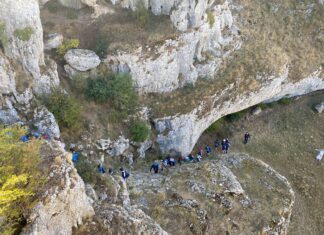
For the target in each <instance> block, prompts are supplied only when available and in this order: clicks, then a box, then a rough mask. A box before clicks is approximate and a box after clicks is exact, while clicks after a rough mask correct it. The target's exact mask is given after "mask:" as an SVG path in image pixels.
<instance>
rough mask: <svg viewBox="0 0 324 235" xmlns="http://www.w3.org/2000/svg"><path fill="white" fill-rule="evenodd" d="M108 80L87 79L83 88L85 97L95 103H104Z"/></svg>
mask: <svg viewBox="0 0 324 235" xmlns="http://www.w3.org/2000/svg"><path fill="white" fill-rule="evenodd" d="M108 86H109V84H108V80H107V79H105V78H95V79H89V80H88V84H87V87H86V89H85V94H86V97H87V98H88V99H90V100H94V101H95V102H97V103H104V102H106V101H108V99H109V89H108Z"/></svg>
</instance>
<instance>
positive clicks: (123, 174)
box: [70, 144, 129, 181]
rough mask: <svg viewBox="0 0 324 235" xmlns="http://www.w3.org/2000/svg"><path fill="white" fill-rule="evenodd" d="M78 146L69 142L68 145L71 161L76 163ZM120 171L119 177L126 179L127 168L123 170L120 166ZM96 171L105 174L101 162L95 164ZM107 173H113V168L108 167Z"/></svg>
mask: <svg viewBox="0 0 324 235" xmlns="http://www.w3.org/2000/svg"><path fill="white" fill-rule="evenodd" d="M77 150H78V148H77V146H76V145H75V144H71V145H70V151H71V153H72V162H73V163H74V164H77V163H78V160H79V152H78V151H77ZM119 170H120V173H121V177H122V178H123V179H124V180H125V181H127V178H128V177H129V172H128V171H127V170H125V169H124V168H120V169H119ZM97 171H98V173H100V174H105V173H106V169H105V167H104V166H103V164H102V163H99V164H98V166H97ZM108 173H109V175H113V173H114V172H113V169H112V168H109V169H108Z"/></svg>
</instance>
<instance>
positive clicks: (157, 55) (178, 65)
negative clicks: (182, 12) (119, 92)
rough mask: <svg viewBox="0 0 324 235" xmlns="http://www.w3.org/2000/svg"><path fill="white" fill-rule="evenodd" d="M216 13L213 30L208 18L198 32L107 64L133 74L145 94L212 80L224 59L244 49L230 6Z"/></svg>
mask: <svg viewBox="0 0 324 235" xmlns="http://www.w3.org/2000/svg"><path fill="white" fill-rule="evenodd" d="M212 14H214V16H215V23H214V24H213V26H212V27H211V26H210V25H209V23H208V22H207V19H205V20H204V21H203V24H201V25H200V27H199V28H198V29H196V30H193V31H190V32H187V33H183V34H181V35H180V36H179V37H178V38H177V39H175V40H172V39H170V40H167V41H166V42H165V43H164V44H163V45H162V46H159V47H158V46H156V47H154V48H139V49H138V50H137V51H135V52H133V53H130V54H128V53H120V54H119V55H117V56H108V57H107V59H106V60H105V63H106V65H107V66H108V67H109V68H110V69H112V70H113V71H115V72H130V73H131V75H132V77H133V79H134V80H135V83H136V87H137V89H138V91H139V92H141V93H152V92H153V93H163V92H171V91H173V90H175V89H177V88H179V87H183V86H184V85H186V84H194V83H195V82H196V80H197V79H198V77H205V78H212V77H213V76H214V74H215V73H216V71H217V70H218V68H219V66H220V63H221V62H222V59H224V58H225V57H226V56H228V55H229V53H231V52H232V51H234V50H236V49H238V48H239V47H240V42H239V40H238V39H239V37H238V34H237V29H236V27H235V26H234V25H233V19H232V14H231V11H230V9H229V6H228V5H227V3H225V4H224V5H217V6H215V7H214V8H213V13H212ZM225 28H229V32H230V33H229V34H228V35H226V36H225V35H223V33H222V30H223V29H225ZM225 46H226V47H227V49H226V50H225V49H224V48H225ZM206 54H209V55H210V57H212V58H213V59H210V58H209V57H207V56H206ZM147 55H150V56H147Z"/></svg>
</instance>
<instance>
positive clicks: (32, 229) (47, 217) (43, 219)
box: [21, 141, 94, 235]
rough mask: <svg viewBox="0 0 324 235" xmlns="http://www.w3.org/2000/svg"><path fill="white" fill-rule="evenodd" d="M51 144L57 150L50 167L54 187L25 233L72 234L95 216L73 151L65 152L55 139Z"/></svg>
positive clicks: (45, 196) (39, 206)
mask: <svg viewBox="0 0 324 235" xmlns="http://www.w3.org/2000/svg"><path fill="white" fill-rule="evenodd" d="M50 145H51V146H50V150H51V151H52V153H55V157H54V159H53V162H52V166H51V167H50V169H51V173H52V174H51V175H50V179H49V183H48V185H50V188H49V189H48V190H47V191H46V193H45V195H44V200H42V201H41V202H39V203H38V204H37V205H36V207H35V208H34V210H33V212H32V214H31V216H30V218H29V219H28V221H27V226H26V227H25V228H24V230H23V232H22V233H21V234H23V235H27V234H30V235H31V234H33V235H36V234H48V235H56V234H72V227H77V226H78V225H80V224H81V223H82V220H83V219H85V218H87V217H91V216H92V215H94V210H93V208H92V206H91V204H90V202H91V200H90V199H89V198H88V197H87V195H86V193H85V191H86V189H85V185H84V182H83V181H82V179H81V178H80V176H79V175H78V174H77V172H76V169H75V168H74V166H73V164H72V162H71V160H70V159H71V156H70V154H68V153H66V152H65V151H64V149H63V148H62V146H61V143H60V142H56V141H52V142H51V143H50ZM48 157H50V156H48ZM58 179H59V181H57V180H58ZM58 182H59V184H58Z"/></svg>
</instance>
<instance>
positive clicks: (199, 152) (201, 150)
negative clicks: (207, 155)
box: [198, 148, 203, 157]
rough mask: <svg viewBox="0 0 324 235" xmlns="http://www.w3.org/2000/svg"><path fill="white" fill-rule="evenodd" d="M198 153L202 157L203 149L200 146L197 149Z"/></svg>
mask: <svg viewBox="0 0 324 235" xmlns="http://www.w3.org/2000/svg"><path fill="white" fill-rule="evenodd" d="M198 154H199V155H200V156H201V157H202V156H203V149H202V148H199V149H198Z"/></svg>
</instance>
